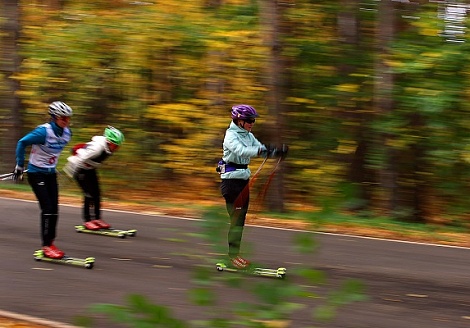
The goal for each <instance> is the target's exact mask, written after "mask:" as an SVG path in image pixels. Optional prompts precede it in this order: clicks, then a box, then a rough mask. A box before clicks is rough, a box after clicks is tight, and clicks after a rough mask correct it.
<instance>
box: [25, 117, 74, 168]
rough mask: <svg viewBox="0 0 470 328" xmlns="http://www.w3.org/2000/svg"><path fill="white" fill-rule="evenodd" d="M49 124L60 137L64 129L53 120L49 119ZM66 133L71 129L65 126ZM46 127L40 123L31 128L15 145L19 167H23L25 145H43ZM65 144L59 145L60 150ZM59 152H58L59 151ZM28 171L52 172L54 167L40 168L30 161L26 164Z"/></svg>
mask: <svg viewBox="0 0 470 328" xmlns="http://www.w3.org/2000/svg"><path fill="white" fill-rule="evenodd" d="M49 124H50V125H51V127H52V131H53V132H54V134H55V135H56V136H57V137H62V135H63V134H64V129H63V128H61V127H60V126H58V125H57V124H56V123H55V122H53V121H51V122H49ZM67 133H70V134H71V131H70V130H69V129H68V128H67ZM46 136H47V128H46V127H45V126H44V125H40V126H38V127H36V128H35V129H34V130H32V131H31V132H30V133H28V134H27V135H25V136H24V137H23V138H21V139H20V140H19V141H18V143H17V145H16V164H17V165H18V166H20V167H24V164H25V153H26V147H28V146H31V145H44V144H45V143H46ZM64 147H65V145H62V146H61V150H60V151H62V150H63V148H64ZM59 154H60V153H59ZM28 172H30V173H37V172H41V173H54V172H55V167H53V168H42V167H38V166H36V165H33V164H31V163H29V164H28Z"/></svg>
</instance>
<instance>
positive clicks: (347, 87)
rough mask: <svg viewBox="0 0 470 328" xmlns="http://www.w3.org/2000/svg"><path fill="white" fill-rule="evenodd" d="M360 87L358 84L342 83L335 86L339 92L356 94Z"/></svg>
mask: <svg viewBox="0 0 470 328" xmlns="http://www.w3.org/2000/svg"><path fill="white" fill-rule="evenodd" d="M359 87H360V85H358V84H352V83H344V84H340V85H337V86H336V90H338V91H340V92H351V93H354V92H357V91H359Z"/></svg>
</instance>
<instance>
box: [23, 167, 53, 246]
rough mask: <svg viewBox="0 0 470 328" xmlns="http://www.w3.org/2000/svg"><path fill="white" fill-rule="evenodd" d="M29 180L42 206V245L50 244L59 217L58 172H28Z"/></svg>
mask: <svg viewBox="0 0 470 328" xmlns="http://www.w3.org/2000/svg"><path fill="white" fill-rule="evenodd" d="M28 182H29V184H30V185H31V187H32V188H33V192H34V194H35V195H36V198H37V200H38V202H39V207H40V208H41V226H40V230H41V241H42V246H50V245H52V243H53V242H54V239H55V237H56V229H57V221H58V218H59V186H58V184H57V174H56V173H28Z"/></svg>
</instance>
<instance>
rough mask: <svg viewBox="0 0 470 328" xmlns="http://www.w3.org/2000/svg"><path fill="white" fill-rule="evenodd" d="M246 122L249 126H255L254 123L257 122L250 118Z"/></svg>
mask: <svg viewBox="0 0 470 328" xmlns="http://www.w3.org/2000/svg"><path fill="white" fill-rule="evenodd" d="M244 121H245V122H246V123H248V124H253V123H255V122H256V120H255V119H254V118H249V119H246V120H244Z"/></svg>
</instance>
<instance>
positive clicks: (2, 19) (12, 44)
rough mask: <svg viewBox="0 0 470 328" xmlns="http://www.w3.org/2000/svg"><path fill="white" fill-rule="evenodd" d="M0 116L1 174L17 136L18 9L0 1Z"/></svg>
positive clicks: (8, 1) (11, 0) (12, 2)
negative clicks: (15, 77)
mask: <svg viewBox="0 0 470 328" xmlns="http://www.w3.org/2000/svg"><path fill="white" fill-rule="evenodd" d="M0 24H1V25H0V79H2V80H3V81H2V85H3V87H2V88H0V114H1V115H2V116H3V115H4V116H5V117H4V119H2V122H1V126H2V129H0V158H1V159H2V160H1V164H0V169H1V170H2V171H1V173H5V171H6V170H12V169H13V167H14V165H15V162H16V160H15V149H16V143H17V141H18V139H19V138H20V136H21V104H20V99H19V97H18V96H17V91H18V90H19V83H18V81H16V80H14V79H13V75H14V74H15V73H16V72H17V71H18V69H19V64H20V58H19V51H18V50H19V49H18V43H19V42H18V39H19V34H20V6H19V1H16V0H2V1H0Z"/></svg>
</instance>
